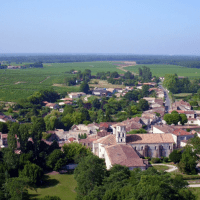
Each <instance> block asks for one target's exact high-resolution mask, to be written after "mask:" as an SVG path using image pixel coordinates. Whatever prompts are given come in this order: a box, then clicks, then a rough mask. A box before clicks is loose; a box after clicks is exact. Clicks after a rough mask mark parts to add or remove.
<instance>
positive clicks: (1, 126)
mask: <svg viewBox="0 0 200 200" xmlns="http://www.w3.org/2000/svg"><path fill="white" fill-rule="evenodd" d="M0 132H2V133H8V125H7V124H6V123H4V122H0Z"/></svg>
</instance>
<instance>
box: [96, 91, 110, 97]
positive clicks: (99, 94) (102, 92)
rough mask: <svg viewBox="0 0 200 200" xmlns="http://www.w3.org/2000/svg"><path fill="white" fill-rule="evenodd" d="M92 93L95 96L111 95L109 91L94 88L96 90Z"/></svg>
mask: <svg viewBox="0 0 200 200" xmlns="http://www.w3.org/2000/svg"><path fill="white" fill-rule="evenodd" d="M92 94H93V95H96V96H101V97H102V96H105V97H107V96H111V94H112V93H111V92H110V91H106V90H98V89H96V90H93V91H92Z"/></svg>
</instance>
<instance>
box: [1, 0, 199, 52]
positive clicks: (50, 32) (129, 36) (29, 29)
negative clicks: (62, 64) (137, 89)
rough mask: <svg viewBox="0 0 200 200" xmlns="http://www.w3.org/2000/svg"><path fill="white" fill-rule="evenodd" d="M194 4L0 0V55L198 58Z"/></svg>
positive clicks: (185, 0)
mask: <svg viewBox="0 0 200 200" xmlns="http://www.w3.org/2000/svg"><path fill="white" fill-rule="evenodd" d="M199 11H200V1H198V0H190V1H188V0H176V1H175V0H165V1H162V0H101V1H99V0H0V53H1V54H2V53H105V54H106V53H109V54H118V53H120V54H147V55H200V12H199Z"/></svg>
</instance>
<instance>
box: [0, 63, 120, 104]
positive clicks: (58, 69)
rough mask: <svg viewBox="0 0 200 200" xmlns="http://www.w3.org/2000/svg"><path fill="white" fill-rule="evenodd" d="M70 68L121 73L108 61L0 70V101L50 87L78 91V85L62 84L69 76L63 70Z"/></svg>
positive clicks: (24, 96)
mask: <svg viewBox="0 0 200 200" xmlns="http://www.w3.org/2000/svg"><path fill="white" fill-rule="evenodd" d="M11 65H15V63H11ZM71 69H75V70H82V71H83V70H85V69H90V70H91V71H92V74H96V73H97V72H102V71H111V72H113V71H118V72H119V73H123V72H122V71H121V70H119V69H116V66H115V65H112V63H110V62H84V63H52V64H44V68H29V69H17V70H12V69H11V70H10V69H9V70H8V69H6V70H0V101H14V102H16V101H18V100H19V99H20V98H27V97H28V96H30V95H31V94H33V93H34V92H35V91H38V90H41V89H48V88H50V87H53V88H54V89H55V90H56V91H57V92H65V91H66V92H71V91H78V89H79V88H78V87H67V86H64V85H62V84H63V80H64V78H65V77H66V76H71V75H70V74H68V73H65V72H67V71H70V70H71ZM58 86H59V87H58ZM60 86H61V87H60Z"/></svg>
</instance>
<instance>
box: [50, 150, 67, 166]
mask: <svg viewBox="0 0 200 200" xmlns="http://www.w3.org/2000/svg"><path fill="white" fill-rule="evenodd" d="M63 157H64V154H63V152H62V151H61V150H60V149H55V150H54V151H53V152H52V153H51V154H50V155H49V156H48V159H47V166H48V167H49V168H51V169H54V168H55V165H56V163H57V162H58V160H59V159H60V158H63Z"/></svg>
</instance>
